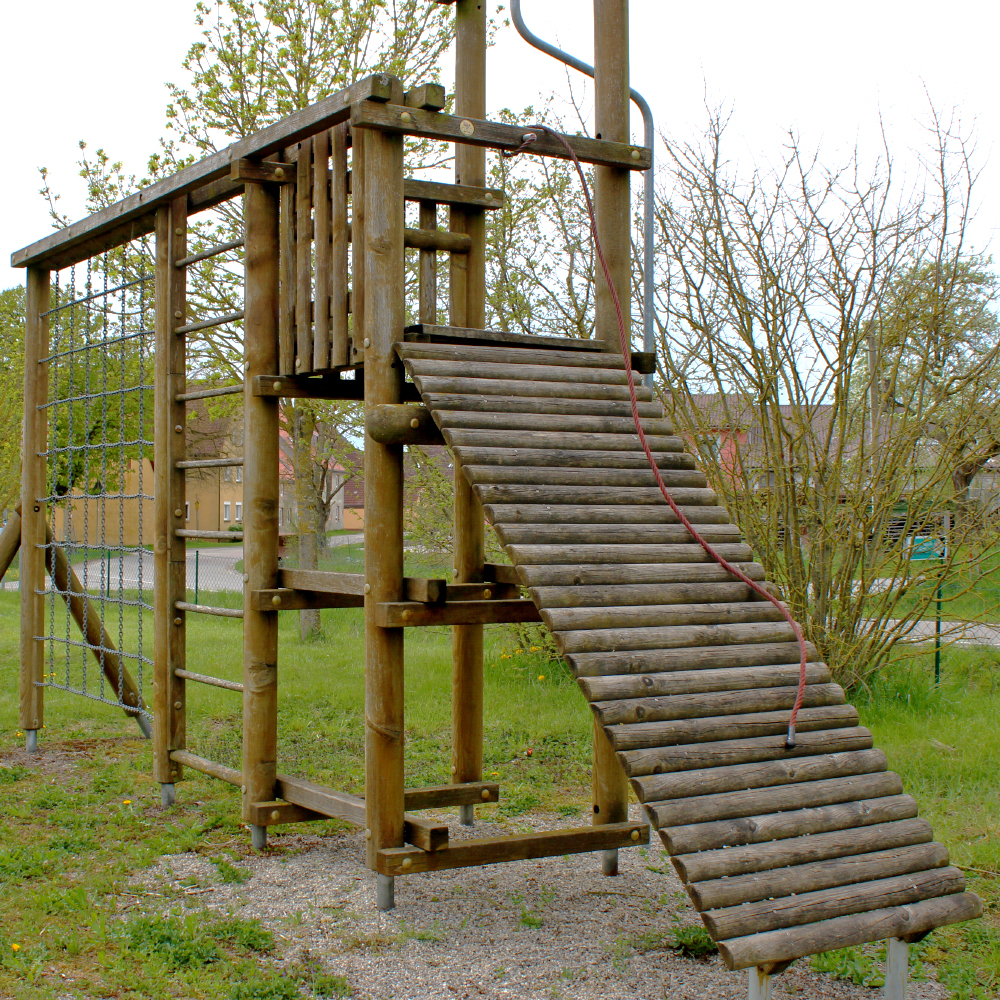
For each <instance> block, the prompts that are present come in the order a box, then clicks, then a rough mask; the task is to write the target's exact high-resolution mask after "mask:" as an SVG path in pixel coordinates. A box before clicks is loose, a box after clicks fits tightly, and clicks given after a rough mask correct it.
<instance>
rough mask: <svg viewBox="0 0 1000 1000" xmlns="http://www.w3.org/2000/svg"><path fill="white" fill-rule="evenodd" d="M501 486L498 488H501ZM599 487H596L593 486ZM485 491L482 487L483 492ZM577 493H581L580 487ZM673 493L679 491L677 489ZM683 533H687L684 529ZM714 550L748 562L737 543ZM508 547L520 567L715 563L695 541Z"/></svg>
mask: <svg viewBox="0 0 1000 1000" xmlns="http://www.w3.org/2000/svg"><path fill="white" fill-rule="evenodd" d="M500 488H501V487H497V489H500ZM594 489H595V490H596V489H598V488H597V487H595V488H594ZM483 492H485V490H484V491H483ZM580 492H583V491H582V490H581V491H580ZM675 492H680V491H679V490H677V491H675ZM685 533H686V532H685ZM714 547H715V549H716V551H717V552H719V553H720V554H721V555H722V556H724V557H725V558H726V559H728V560H729V561H730V562H749V561H750V560H751V559H752V558H753V551H752V550H751V548H750V546H749V545H743V544H742V543H739V542H728V541H726V542H722V541H720V542H718V543H717V544H714ZM508 548H509V549H510V552H511V554H512V556H513V558H514V559H515V560H516V562H517V564H518V565H519V566H535V565H543V566H544V565H551V564H556V565H559V566H564V565H566V564H575V563H582V564H589V565H592V566H593V565H601V564H608V563H612V564H614V563H618V564H628V565H632V564H635V563H640V564H641V563H645V564H651V563H686V564H690V563H711V564H712V565H715V562H714V561H713V560H712V559H711V558H710V557H709V556H708V554H707V553H706V552H705V550H704V549H703V548H702V547H701V546H700V545H698V544H696V543H690V544H684V543H682V542H675V543H669V544H668V543H664V542H661V543H660V544H658V545H653V544H649V545H509V546H508Z"/></svg>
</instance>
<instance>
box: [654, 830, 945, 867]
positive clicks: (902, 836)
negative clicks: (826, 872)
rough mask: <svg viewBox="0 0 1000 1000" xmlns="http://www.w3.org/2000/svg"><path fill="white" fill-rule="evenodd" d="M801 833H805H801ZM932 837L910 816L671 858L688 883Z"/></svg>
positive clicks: (905, 844) (892, 847) (926, 840)
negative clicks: (897, 819) (852, 827)
mask: <svg viewBox="0 0 1000 1000" xmlns="http://www.w3.org/2000/svg"><path fill="white" fill-rule="evenodd" d="M802 832H803V834H807V831H802ZM933 839H934V834H933V832H932V831H931V825H930V823H928V822H927V820H925V819H916V818H914V817H912V816H910V817H907V818H904V819H903V820H899V821H896V820H892V821H887V822H880V823H873V824H869V825H868V826H863V827H860V828H858V829H851V828H850V827H846V828H845V827H838V828H837V829H836V830H830V831H826V832H820V833H814V834H812V835H803V836H792V837H789V838H783V839H780V840H776V841H774V842H773V843H770V844H768V843H754V844H752V845H750V846H737V845H729V846H727V847H725V848H716V849H713V850H706V851H699V852H698V853H693V854H682V855H678V856H676V857H674V858H672V859H671V862H672V864H673V866H674V868H675V869H676V870H677V874H678V875H680V877H681V878H682V879H683V880H684V881H685V882H688V883H702V882H708V881H710V880H713V879H726V878H731V877H733V876H736V875H753V874H756V873H758V872H767V871H779V870H784V869H785V868H786V867H790V868H794V867H795V866H798V865H805V864H813V863H816V862H820V861H831V860H834V859H837V858H851V857H854V856H855V855H858V854H868V853H871V852H874V851H888V850H896V849H898V848H901V847H909V846H911V845H913V844H929V843H930V842H931V841H932V840H933Z"/></svg>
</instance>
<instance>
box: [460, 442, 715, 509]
mask: <svg viewBox="0 0 1000 1000" xmlns="http://www.w3.org/2000/svg"><path fill="white" fill-rule="evenodd" d="M446 432H447V428H446ZM570 442H571V443H572V438H571V439H570ZM677 444H678V447H677V448H676V449H672V450H669V451H658V452H654V453H653V459H654V461H655V462H656V465H657V468H660V469H671V468H674V469H693V468H694V467H695V462H694V457H693V456H692V455H688V454H685V452H684V450H683V448H682V447H681V441H680V439H678V442H677ZM462 454H464V455H465V459H466V464H467V465H468V466H469V467H470V468H472V467H475V466H501V467H509V466H514V467H519V468H524V467H526V466H541V467H545V468H546V469H567V470H568V469H599V470H600V471H601V473H611V474H614V471H615V470H620V469H629V470H642V471H644V472H648V471H649V463H648V461H647V459H646V456H645V455H644V454H643V453H642V452H635V451H631V452H630V451H625V452H623V451H596V450H586V449H576V448H574V449H569V448H567V449H564V450H559V449H556V448H506V447H496V446H494V447H491V448H463V449H462ZM486 481H488V480H484V482H486ZM525 482H530V480H525ZM727 520H728V519H727Z"/></svg>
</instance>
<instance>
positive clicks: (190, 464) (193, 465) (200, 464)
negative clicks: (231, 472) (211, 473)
mask: <svg viewBox="0 0 1000 1000" xmlns="http://www.w3.org/2000/svg"><path fill="white" fill-rule="evenodd" d="M242 467H243V459H242V458H185V459H183V460H182V461H180V462H174V468H175V469H231V468H242Z"/></svg>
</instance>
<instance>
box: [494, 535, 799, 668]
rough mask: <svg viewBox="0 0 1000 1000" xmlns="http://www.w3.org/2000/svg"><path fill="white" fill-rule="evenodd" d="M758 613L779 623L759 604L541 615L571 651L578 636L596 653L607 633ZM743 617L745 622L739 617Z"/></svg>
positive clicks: (775, 614) (577, 645)
mask: <svg viewBox="0 0 1000 1000" xmlns="http://www.w3.org/2000/svg"><path fill="white" fill-rule="evenodd" d="M511 547H512V548H513V546H511ZM758 613H760V614H764V615H765V617H763V618H757V619H756V620H757V621H778V620H780V615H779V612H778V609H777V608H775V607H774V606H773V605H770V604H762V602H760V601H718V602H712V603H701V604H698V603H684V604H680V603H678V604H640V605H620V606H610V607H583V608H552V609H549V608H544V609H543V611H542V614H543V616H544V618H545V622H546V624H547V625H548V626H549V628H550V629H551V630H552V631H553V632H558V633H562V635H561V636H560V639H561V640H562V641H564V642H566V643H567V644H568V648H572V649H579V648H580V643H581V642H582V641H583V637H582V636H581V635H580V633H581V632H587V633H592V634H593V638H594V640H595V642H596V643H598V644H599V645H595V646H594V647H592V648H594V649H599V648H601V645H603V644H604V643H605V641H606V639H607V637H606V636H605V635H604V634H603V633H605V632H606V631H608V630H616V631H617V630H619V629H635V628H651V627H661V626H663V627H669V626H672V625H716V624H724V623H726V622H740V621H754V618H752V617H750V616H751V615H756V614H758ZM744 614H745V615H746V616H747V617H746V618H744V617H743V616H744ZM626 641H627V640H626ZM615 648H620V647H615Z"/></svg>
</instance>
